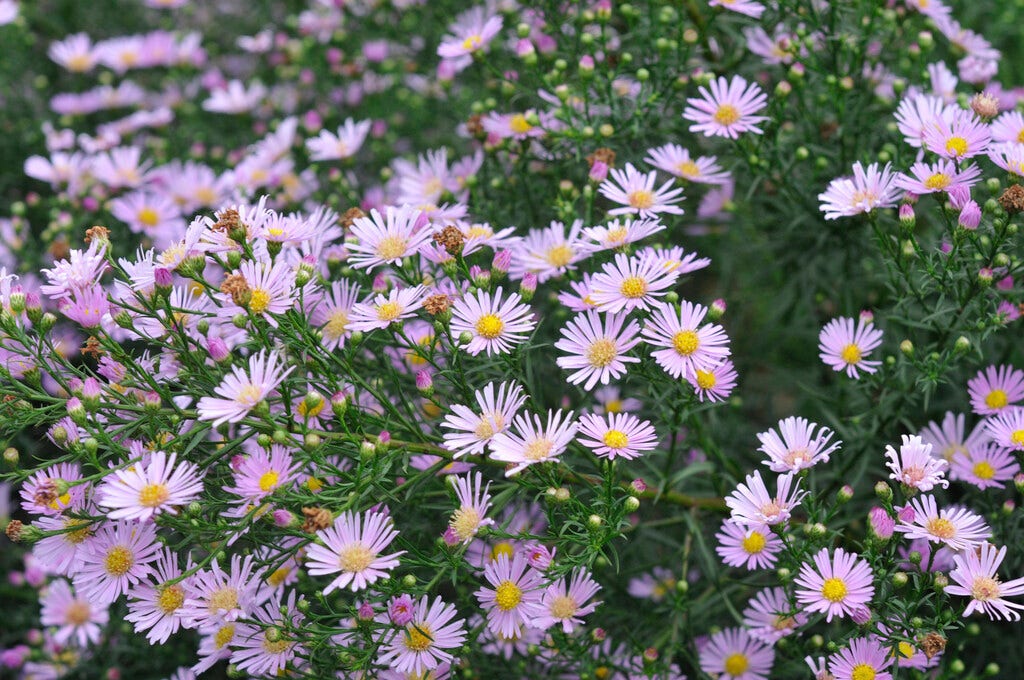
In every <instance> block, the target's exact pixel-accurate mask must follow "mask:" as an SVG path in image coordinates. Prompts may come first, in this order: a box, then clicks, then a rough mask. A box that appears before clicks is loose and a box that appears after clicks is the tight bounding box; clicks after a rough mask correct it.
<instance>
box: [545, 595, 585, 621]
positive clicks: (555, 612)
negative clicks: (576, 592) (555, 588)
mask: <svg viewBox="0 0 1024 680" xmlns="http://www.w3.org/2000/svg"><path fill="white" fill-rule="evenodd" d="M549 609H550V611H551V616H553V617H555V618H556V619H571V618H572V617H573V615H574V614H575V613H576V612H577V611H578V610H579V606H578V605H577V604H576V600H574V599H572V598H571V597H569V596H568V595H559V596H558V597H556V598H555V599H554V600H552V601H551V605H550V607H549Z"/></svg>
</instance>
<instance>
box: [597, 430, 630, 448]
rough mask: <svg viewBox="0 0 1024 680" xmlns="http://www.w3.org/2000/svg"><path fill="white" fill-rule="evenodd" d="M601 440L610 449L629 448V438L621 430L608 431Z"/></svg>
mask: <svg viewBox="0 0 1024 680" xmlns="http://www.w3.org/2000/svg"><path fill="white" fill-rule="evenodd" d="M601 439H602V440H603V441H604V445H605V446H607V447H608V448H610V449H621V448H625V447H626V446H629V437H627V436H626V433H625V432H622V431H621V430H608V431H607V432H605V433H604V437H602V438H601Z"/></svg>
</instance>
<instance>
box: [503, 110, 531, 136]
mask: <svg viewBox="0 0 1024 680" xmlns="http://www.w3.org/2000/svg"><path fill="white" fill-rule="evenodd" d="M508 127H509V129H510V130H512V132H514V133H516V134H517V135H525V134H526V133H527V132H529V131H530V130H532V129H533V126H532V125H530V123H529V122H528V121H527V120H526V116H524V115H523V114H521V113H517V114H516V115H514V116H512V120H510V121H509V122H508Z"/></svg>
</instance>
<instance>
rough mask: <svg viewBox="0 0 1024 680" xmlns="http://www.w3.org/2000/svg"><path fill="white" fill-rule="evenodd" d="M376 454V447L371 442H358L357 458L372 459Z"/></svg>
mask: <svg viewBox="0 0 1024 680" xmlns="http://www.w3.org/2000/svg"><path fill="white" fill-rule="evenodd" d="M376 455H377V447H376V446H374V445H373V442H368V441H366V440H363V441H362V442H360V444H359V458H360V459H362V460H364V461H369V460H373V458H374V457H376Z"/></svg>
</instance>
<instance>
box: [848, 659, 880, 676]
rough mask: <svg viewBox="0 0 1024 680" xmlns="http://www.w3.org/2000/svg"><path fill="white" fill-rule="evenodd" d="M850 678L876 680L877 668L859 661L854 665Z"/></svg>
mask: <svg viewBox="0 0 1024 680" xmlns="http://www.w3.org/2000/svg"><path fill="white" fill-rule="evenodd" d="M850 680H875V669H874V667H872V666H870V665H868V664H866V663H859V664H857V665H856V666H854V667H853V671H852V672H851V673H850Z"/></svg>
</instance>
